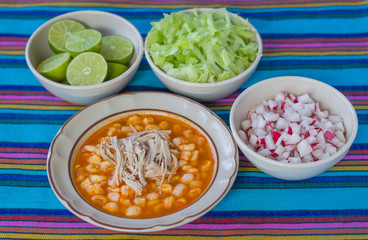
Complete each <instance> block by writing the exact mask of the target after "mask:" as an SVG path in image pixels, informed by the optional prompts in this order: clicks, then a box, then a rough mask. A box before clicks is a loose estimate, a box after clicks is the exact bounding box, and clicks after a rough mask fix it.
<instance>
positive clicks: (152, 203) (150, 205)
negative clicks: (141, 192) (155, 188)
mask: <svg viewBox="0 0 368 240" xmlns="http://www.w3.org/2000/svg"><path fill="white" fill-rule="evenodd" d="M159 203H160V200H158V199H154V200H149V201H147V207H152V206H155V205H157V204H159Z"/></svg>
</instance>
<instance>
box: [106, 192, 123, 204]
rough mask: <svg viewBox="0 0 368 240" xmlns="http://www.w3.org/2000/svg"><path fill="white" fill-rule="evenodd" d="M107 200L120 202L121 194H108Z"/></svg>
mask: <svg viewBox="0 0 368 240" xmlns="http://www.w3.org/2000/svg"><path fill="white" fill-rule="evenodd" d="M107 198H108V199H109V200H110V201H112V202H119V198H120V194H119V193H115V192H111V193H109V194H107Z"/></svg>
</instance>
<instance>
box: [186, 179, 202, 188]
mask: <svg viewBox="0 0 368 240" xmlns="http://www.w3.org/2000/svg"><path fill="white" fill-rule="evenodd" d="M202 185H203V182H202V181H199V180H194V181H192V182H191V183H190V184H189V187H190V188H192V189H193V188H200V187H202Z"/></svg>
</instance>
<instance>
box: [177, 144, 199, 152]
mask: <svg viewBox="0 0 368 240" xmlns="http://www.w3.org/2000/svg"><path fill="white" fill-rule="evenodd" d="M178 149H179V150H180V151H193V150H195V144H194V143H189V144H182V145H180V146H179V147H178Z"/></svg>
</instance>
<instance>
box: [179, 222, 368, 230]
mask: <svg viewBox="0 0 368 240" xmlns="http://www.w3.org/2000/svg"><path fill="white" fill-rule="evenodd" d="M367 227H368V222H348V223H341V222H331V223H297V224H283V223H269V224H244V223H239V224H186V225H183V226H179V227H177V228H178V229H214V230H215V229H313V228H319V229H320V228H367Z"/></svg>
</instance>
